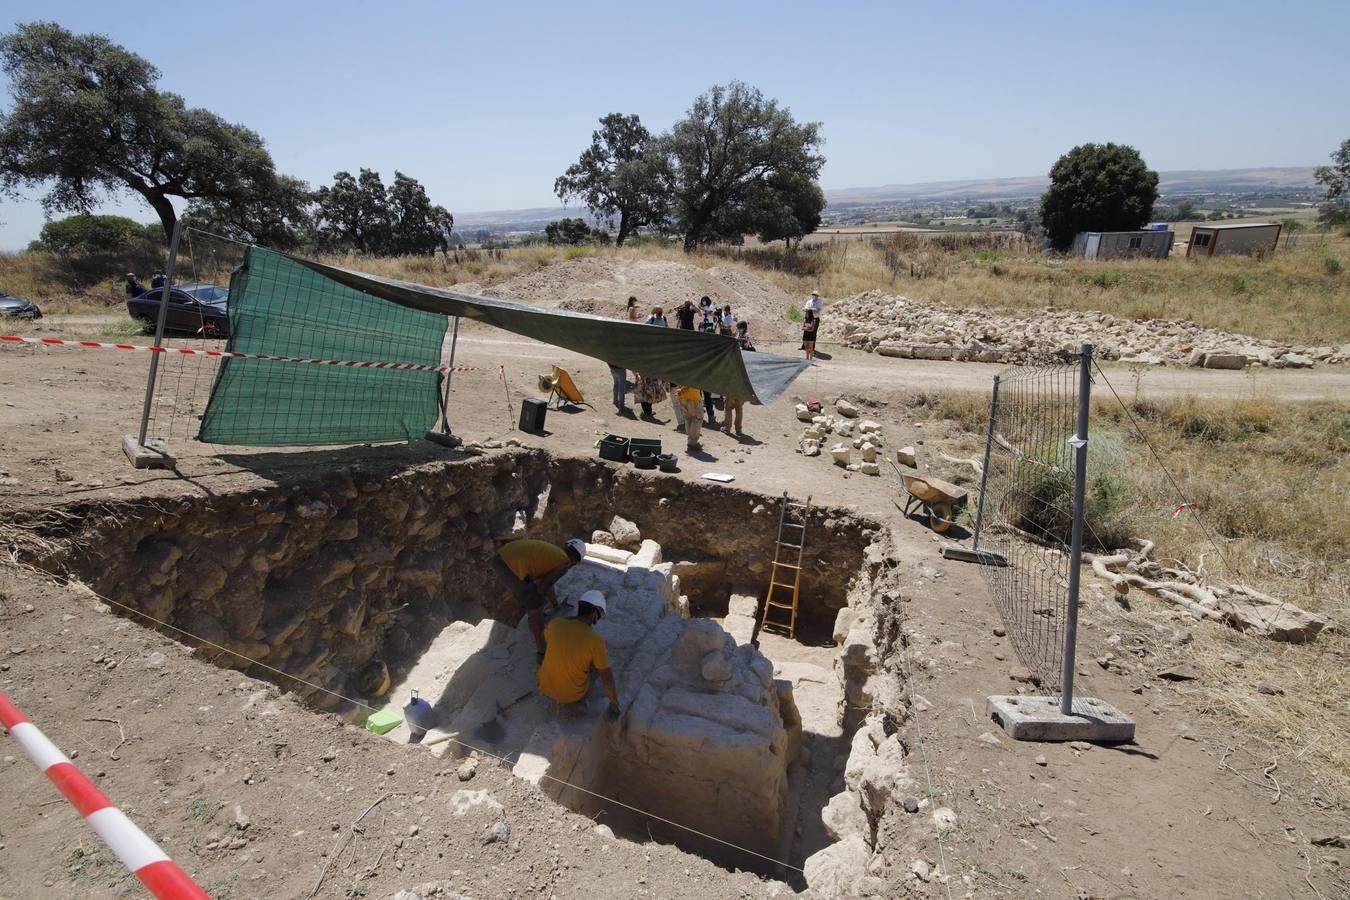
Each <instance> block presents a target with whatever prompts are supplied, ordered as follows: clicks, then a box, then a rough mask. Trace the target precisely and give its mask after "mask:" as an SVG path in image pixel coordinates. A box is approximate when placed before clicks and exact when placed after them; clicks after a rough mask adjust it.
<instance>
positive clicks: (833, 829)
mask: <svg viewBox="0 0 1350 900" xmlns="http://www.w3.org/2000/svg"><path fill="white" fill-rule="evenodd" d="M820 819H821V822H822V823H823V824H824V825H825V832H826V834H828V835H829V836H830V837H832V838H833V839H834V840H836V841H842V840H844V839H845V838H847V837H848V836H850V835H854V834H861V835H864V836H866V835H867V833H868V825H867V814H866V813H864V812H863V808H862V798H861V797H859V796H858V795H857V794H856V793H854V792H853V791H850V790H844V791H842V792H840V793H838V794H835V795H834V796H833V797H831V798H830V802H829V803H827V804H826V805H825V808H824V809H823V810H821V811H820Z"/></svg>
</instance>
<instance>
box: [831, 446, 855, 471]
mask: <svg viewBox="0 0 1350 900" xmlns="http://www.w3.org/2000/svg"><path fill="white" fill-rule="evenodd" d="M850 452H851V451H850V450H849V448H848V447H846V446H845V445H843V444H835V445H834V446H833V447H831V448H830V457H831V458H832V459H833V460H834V464H835V465H836V466H847V465H848V464H849V455H850Z"/></svg>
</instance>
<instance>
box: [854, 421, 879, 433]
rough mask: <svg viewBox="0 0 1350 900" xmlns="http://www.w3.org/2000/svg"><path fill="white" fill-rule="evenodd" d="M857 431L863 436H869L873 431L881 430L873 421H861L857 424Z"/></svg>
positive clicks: (877, 423)
mask: <svg viewBox="0 0 1350 900" xmlns="http://www.w3.org/2000/svg"><path fill="white" fill-rule="evenodd" d="M858 430H859V431H861V432H862V433H863V434H871V433H872V432H874V431H880V430H881V423H880V422H877V421H875V420H874V419H863V420H862V421H861V422H859V423H858Z"/></svg>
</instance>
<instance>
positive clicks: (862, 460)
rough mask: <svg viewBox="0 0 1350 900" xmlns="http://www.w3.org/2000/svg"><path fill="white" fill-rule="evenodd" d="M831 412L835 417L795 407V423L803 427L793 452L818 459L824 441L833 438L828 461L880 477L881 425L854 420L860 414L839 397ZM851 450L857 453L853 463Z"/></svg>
mask: <svg viewBox="0 0 1350 900" xmlns="http://www.w3.org/2000/svg"><path fill="white" fill-rule="evenodd" d="M834 411H835V415H824V414H823V410H822V411H821V412H817V411H816V410H814V409H812V408H811V407H810V406H808V405H807V404H805V403H798V404H797V408H796V413H797V419H798V421H800V422H804V423H805V424H806V428H804V429H803V430H802V433H801V437H800V438H799V439H798V441H797V452H798V453H801V454H803V455H804V456H820V454H821V450H822V448H823V447H824V446H825V443H826V441H827V440H828V439H829V437H830V435H834V437H835V441H834V445H833V446H832V447H830V459H831V460H833V461H834V464H835V465H836V466H840V467H841V468H844V469H847V470H848V471H850V472H861V473H863V474H864V475H880V474H881V462H880V457H881V447H882V435H881V423H880V422H876V421H873V420H872V419H861V420H858V417H859V416H860V415H861V411H860V410H859V409H858V407H857V406H856V405H855V404H853V403H852V402H850V401H849V400H847V399H844V398H842V397H841V398H840V399H839V400H837V401H835V404H834ZM855 432H856V434H855ZM854 450H856V451H858V461H857V462H854V461H853V451H854Z"/></svg>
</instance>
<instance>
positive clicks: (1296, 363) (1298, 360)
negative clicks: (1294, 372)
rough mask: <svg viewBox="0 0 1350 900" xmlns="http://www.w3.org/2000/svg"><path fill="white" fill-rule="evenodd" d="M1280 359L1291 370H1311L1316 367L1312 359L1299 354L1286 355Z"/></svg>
mask: <svg viewBox="0 0 1350 900" xmlns="http://www.w3.org/2000/svg"><path fill="white" fill-rule="evenodd" d="M1280 359H1282V360H1284V364H1285V365H1286V366H1288V367H1289V368H1291V369H1311V368H1312V367H1313V365H1314V363H1313V360H1312V358H1311V357H1308V356H1303V355H1302V354H1299V353H1286V354H1285V355H1284V356H1282V357H1280Z"/></svg>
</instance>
